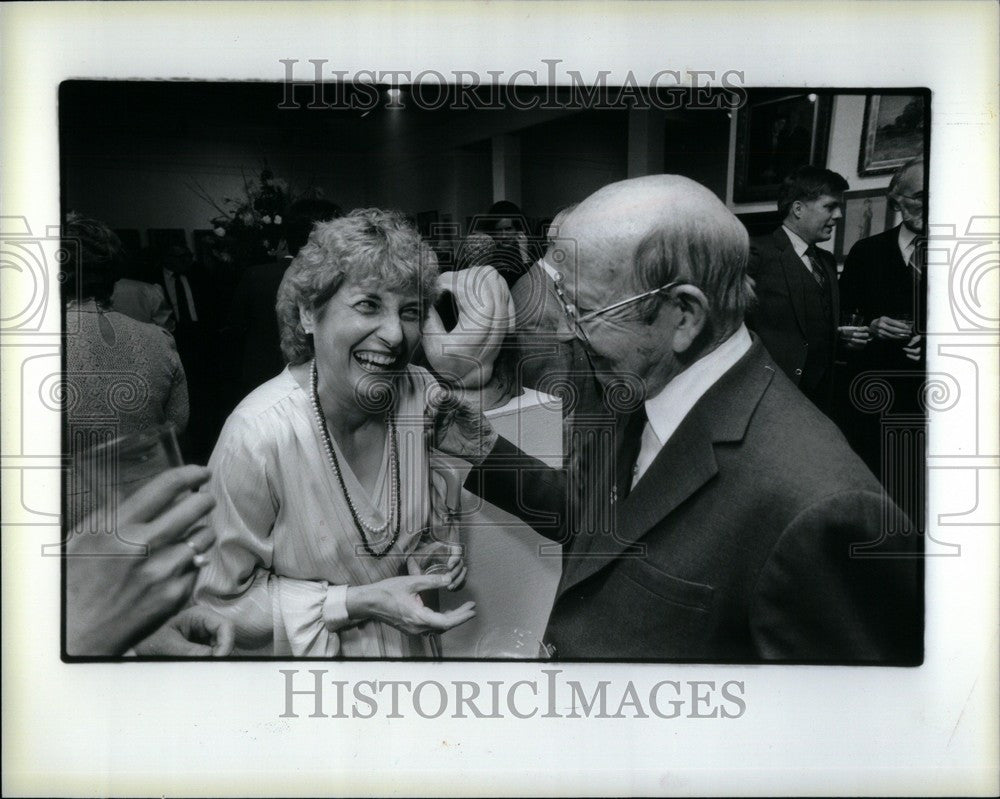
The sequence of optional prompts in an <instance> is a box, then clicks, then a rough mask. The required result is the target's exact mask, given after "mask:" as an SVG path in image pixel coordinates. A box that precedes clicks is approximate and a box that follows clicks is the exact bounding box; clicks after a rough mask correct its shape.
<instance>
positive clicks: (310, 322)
mask: <svg viewBox="0 0 1000 799" xmlns="http://www.w3.org/2000/svg"><path fill="white" fill-rule="evenodd" d="M299 320H300V321H301V322H302V329H303V330H304V331H305V332H306V333H308V334H309V335H312V333H313V331H314V330H315V329H316V314H315V313H313V309H312V308H306V306H304V305H301V304H300V305H299Z"/></svg>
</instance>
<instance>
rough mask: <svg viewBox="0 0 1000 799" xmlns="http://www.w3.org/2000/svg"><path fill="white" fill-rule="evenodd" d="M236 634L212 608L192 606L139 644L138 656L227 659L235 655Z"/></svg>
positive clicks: (232, 627) (228, 622)
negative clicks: (230, 655)
mask: <svg viewBox="0 0 1000 799" xmlns="http://www.w3.org/2000/svg"><path fill="white" fill-rule="evenodd" d="M235 640H236V630H235V628H234V626H233V623H232V622H231V621H230V620H229V619H227V618H225V617H224V616H221V615H219V614H218V613H216V612H215V611H214V610H212V609H211V608H207V607H204V606H203V605H193V606H191V607H189V608H185V609H184V610H182V611H181V612H180V613H178V614H177V615H176V616H174V617H173V618H172V619H170V620H169V621H168V622H167V623H166V624H164V625H163V626H162V627H161V628H160V629H159V630H157V631H156V632H155V633H153V634H152V635H151V636H149V638H147V639H146V640H144V641H141V642H139V643H138V644H137V645H136V647H135V653H136V654H137V655H139V656H140V657H144V656H150V655H168V656H173V657H207V656H209V655H211V656H212V657H217V658H219V657H225V656H226V655H228V654H229V653H230V652H232V651H233V642H234V641H235Z"/></svg>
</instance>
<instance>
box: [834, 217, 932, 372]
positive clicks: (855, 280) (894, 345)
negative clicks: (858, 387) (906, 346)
mask: <svg viewBox="0 0 1000 799" xmlns="http://www.w3.org/2000/svg"><path fill="white" fill-rule="evenodd" d="M926 273H927V270H926V269H925V270H924V275H926ZM925 295H926V281H923V282H921V281H918V280H915V279H914V272H913V269H912V267H910V266H909V264H907V263H906V262H905V261H904V260H903V255H902V253H900V251H899V226H897V227H894V228H892V229H891V230H887V231H885V232H884V233H879V234H878V235H876V236H871V237H869V238H867V239H861V240H860V241H859V242H857V243H856V244H855V245H854V246H853V247H851V251H850V253H848V255H847V260H846V261H845V262H844V274H843V275H842V276H841V278H840V298H841V305H842V306H843V308H844V310H845V311H852V312H853V311H857V312H858V313H860V314H861V316H862V317H863V318H864V320H865V322H867V323H870V322H872V321H873V320H874V319H877V318H878V317H880V316H888V317H890V318H892V319H900V318H902V317H904V316H910V317H912V318H913V319H914V320H915V321H916V322H917V329H918V330H924V329H926V327H925V325H924V322H925V316H926V302H925ZM851 359H852V361H855V362H857V363H858V365H859V366H864V367H865V368H868V369H898V370H914V369H920V368H922V365H921V364H918V363H915V362H913V361H910V360H908V359H907V358H906V356H905V355H904V354H903V350H902V345H901V344H899V343H898V342H891V341H877V340H874V341H871V342H869V343H868V345H867V346H866V347H865V348H864V349H863V350H859V351H858V352H857V353H851Z"/></svg>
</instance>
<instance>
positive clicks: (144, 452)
mask: <svg viewBox="0 0 1000 799" xmlns="http://www.w3.org/2000/svg"><path fill="white" fill-rule="evenodd" d="M183 465H184V460H183V458H182V457H181V451H180V447H179V446H178V443H177V431H176V429H175V428H174V426H173V425H171V424H165V425H160V426H157V427H152V428H148V429H146V430H142V431H140V432H138V433H130V434H127V435H123V436H117V437H115V438H112V439H110V440H107V441H102V442H99V443H97V444H93V445H91V446H89V447H83V448H82V449H81V450H80V452H78V453H77V454H76V455H75V456H74V458H73V466H72V469H71V475H70V487H69V489H68V490H67V503H68V504H69V503H75V507H74V508H72V509H71V512H70V514H69V518H71V519H82V520H84V522H85V524H86V529H81V530H79V531H78V532H79V534H88V533H89V534H91V535H98V534H104V535H114V537H115V539H116V541H117V542H118V543H119V544H120V545H121V548H120V551H119V552H116V553H115V554H120V555H134V556H143V555H145V554H146V551H147V546H146V544H145V543H142V542H136V541H126V540H125V539H124V538H122V537H121V535H120V533H119V530H118V524H117V516H118V506H119V505H120V504H121V503H122V502H123V501H124V500H126V499H128V497H130V496H132V495H133V494H134V493H135V492H136V491H138V490H139V489H140V488H142V487H143V486H144V485H146V484H147V483H149V482H150V481H151V480H152V479H153V478H154V477H156V476H157V475H159V474H162V473H163V472H165V471H166V470H167V469H172V468H174V467H175V466H183ZM101 551H102V553H103V554H105V555H106V554H108V553H107V550H106V549H102V550H101ZM75 554H85V551H84V552H82V553H81V551H80V549H77V550H76V551H75Z"/></svg>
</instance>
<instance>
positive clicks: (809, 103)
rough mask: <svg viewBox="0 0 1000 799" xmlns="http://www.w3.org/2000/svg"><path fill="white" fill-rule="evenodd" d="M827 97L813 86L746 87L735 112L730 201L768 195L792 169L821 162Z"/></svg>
mask: <svg viewBox="0 0 1000 799" xmlns="http://www.w3.org/2000/svg"><path fill="white" fill-rule="evenodd" d="M832 103H833V98H832V97H830V96H829V95H819V94H816V93H813V92H809V93H801V94H790V93H789V92H788V91H787V90H783V91H776V90H757V91H749V92H747V101H746V103H745V105H744V106H743V107H742V108H740V109H739V110H738V111H737V112H736V115H737V116H736V164H735V169H734V171H733V202H737V203H745V202H757V201H762V200H764V201H766V200H774V199H776V198H777V194H778V187H779V186H780V185H781V181H782V179H784V177H785V175H787V174H788V173H789V172H791V171H792V170H793V169H796V168H797V167H800V166H803V165H804V164H812V165H813V166H826V153H827V147H828V145H829V141H830V109H831V107H832Z"/></svg>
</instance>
